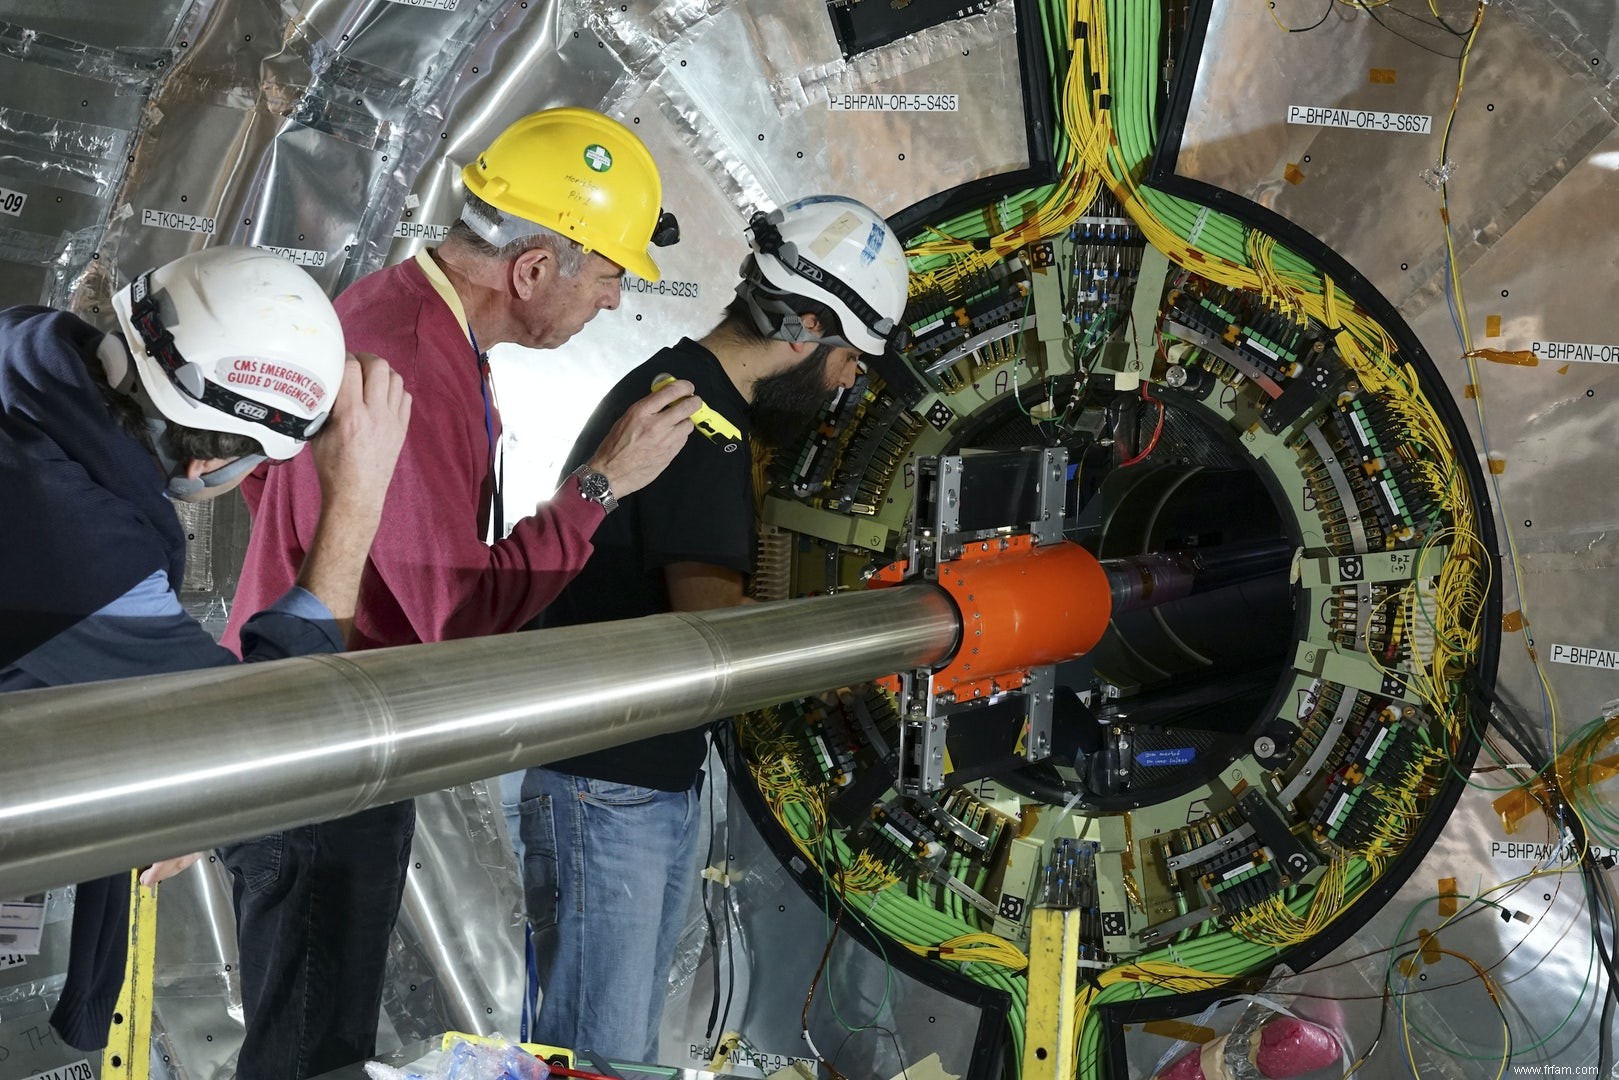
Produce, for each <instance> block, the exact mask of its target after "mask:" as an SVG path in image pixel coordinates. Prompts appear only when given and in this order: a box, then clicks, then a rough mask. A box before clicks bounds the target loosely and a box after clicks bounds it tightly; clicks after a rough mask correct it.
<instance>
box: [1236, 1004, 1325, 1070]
mask: <svg viewBox="0 0 1619 1080" xmlns="http://www.w3.org/2000/svg"><path fill="white" fill-rule="evenodd" d="M1337 1060H1338V1040H1337V1039H1336V1038H1334V1037H1333V1034H1332V1032H1330V1031H1328V1030H1327V1029H1326V1028H1324V1027H1321V1026H1320V1025H1318V1024H1312V1023H1310V1022H1309V1021H1307V1020H1296V1019H1294V1018H1293V1017H1291V1016H1278V1017H1277V1018H1276V1019H1274V1020H1272V1021H1271V1022H1270V1023H1268V1024H1266V1025H1265V1026H1264V1027H1262V1028H1260V1029H1259V1053H1258V1054H1257V1055H1255V1057H1254V1064H1255V1065H1258V1066H1259V1072H1260V1075H1262V1076H1265V1077H1268V1078H1269V1080H1287V1078H1288V1077H1290V1076H1303V1075H1304V1074H1305V1073H1312V1072H1315V1070H1317V1069H1321V1068H1325V1067H1326V1066H1328V1065H1331V1064H1332V1063H1333V1062H1334V1061H1337Z"/></svg>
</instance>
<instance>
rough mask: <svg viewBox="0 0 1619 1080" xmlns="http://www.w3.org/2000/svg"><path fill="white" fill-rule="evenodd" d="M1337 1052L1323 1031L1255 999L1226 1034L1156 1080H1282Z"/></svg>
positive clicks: (1339, 1052) (1336, 1056) (1335, 1057)
mask: <svg viewBox="0 0 1619 1080" xmlns="http://www.w3.org/2000/svg"><path fill="white" fill-rule="evenodd" d="M1342 1052H1343V1048H1342V1047H1341V1046H1340V1045H1339V1042H1338V1039H1337V1037H1336V1036H1334V1035H1333V1033H1332V1032H1331V1031H1329V1030H1327V1029H1326V1028H1325V1027H1323V1026H1321V1025H1320V1024H1315V1023H1311V1022H1310V1021H1308V1020H1302V1019H1300V1018H1299V1017H1296V1016H1294V1015H1292V1014H1291V1013H1290V1012H1288V1011H1287V1010H1286V1009H1284V1008H1282V1007H1281V1006H1279V1005H1276V1004H1275V1003H1274V1002H1266V1001H1264V1000H1263V999H1258V998H1255V999H1250V1001H1249V1004H1248V1007H1247V1008H1246V1009H1245V1010H1243V1014H1242V1016H1241V1017H1240V1018H1239V1019H1238V1021H1237V1023H1236V1024H1235V1025H1234V1026H1233V1027H1232V1029H1231V1031H1230V1032H1229V1033H1228V1034H1225V1035H1221V1036H1220V1037H1219V1038H1217V1039H1214V1040H1212V1041H1210V1042H1208V1043H1206V1044H1204V1045H1203V1046H1202V1047H1200V1048H1198V1049H1196V1050H1191V1051H1188V1052H1187V1053H1186V1054H1184V1055H1183V1056H1181V1057H1180V1058H1177V1059H1176V1060H1175V1061H1174V1062H1172V1063H1171V1064H1170V1065H1169V1067H1168V1068H1166V1069H1164V1070H1162V1071H1161V1072H1158V1073H1157V1074H1155V1080H1285V1078H1287V1077H1293V1076H1303V1075H1305V1074H1307V1073H1312V1072H1315V1071H1316V1070H1317V1069H1322V1068H1325V1067H1326V1066H1328V1065H1331V1064H1332V1063H1333V1062H1335V1061H1337V1060H1339V1058H1340V1056H1341V1055H1342Z"/></svg>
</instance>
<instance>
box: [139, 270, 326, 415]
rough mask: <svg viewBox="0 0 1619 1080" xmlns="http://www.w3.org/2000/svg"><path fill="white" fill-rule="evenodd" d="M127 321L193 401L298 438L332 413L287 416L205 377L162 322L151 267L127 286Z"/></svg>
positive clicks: (182, 390) (174, 382)
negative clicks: (182, 353) (181, 351)
mask: <svg viewBox="0 0 1619 1080" xmlns="http://www.w3.org/2000/svg"><path fill="white" fill-rule="evenodd" d="M129 321H130V322H131V323H132V324H133V325H134V327H135V330H136V332H137V333H139V334H140V336H141V341H142V342H143V343H144V345H145V347H146V355H148V356H150V357H151V358H152V359H153V360H156V361H157V362H158V364H159V365H160V366H161V367H162V368H163V370H164V371H165V372H167V373H168V376H169V381H170V382H172V383H173V384H174V385H175V386H177V387H179V388H180V392H181V393H183V394H185V395H186V397H189V398H190V399H191V400H193V401H196V402H198V403H200V404H203V405H206V406H208V407H209V408H211V409H216V410H218V411H219V412H222V413H227V414H229V415H231V416H237V417H240V418H242V419H243V420H247V421H249V422H251V423H255V424H260V425H262V426H264V427H267V428H269V429H270V430H271V431H273V432H275V433H276V434H278V435H285V436H287V437H288V438H292V439H298V440H299V441H307V440H308V439H310V438H313V437H314V434H315V432H317V431H319V430H320V428H321V425H322V424H324V423H326V418H327V417H328V416H329V415H331V411H332V410H331V409H330V408H327V409H323V410H321V412H320V413H318V414H317V415H316V416H314V417H313V418H311V419H308V420H305V419H304V418H303V417H301V416H290V415H288V414H286V413H284V412H282V411H281V410H280V409H277V408H275V407H274V406H271V405H265V404H264V403H262V402H258V401H254V400H253V399H252V398H248V397H243V396H242V395H241V394H238V393H236V392H235V391H234V390H229V389H226V388H225V387H223V386H220V385H219V384H218V383H216V382H212V381H210V380H209V379H207V378H206V377H204V375H203V373H202V368H201V366H199V365H197V364H194V363H191V362H190V361H188V360H187V359H186V358H185V357H184V356H181V355H180V349H179V347H178V346H176V345H175V343H174V335H173V334H171V333H170V332H169V329H168V327H166V326H164V325H163V313H162V306H161V305H160V304H159V303H158V301H157V297H156V296H155V295H153V293H152V271H151V270H148V271H146V273H144V274H142V275H141V276H140V277H138V278H136V279H135V281H134V283H133V284H131V285H130V287H129Z"/></svg>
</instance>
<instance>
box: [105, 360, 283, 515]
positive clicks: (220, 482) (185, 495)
mask: <svg viewBox="0 0 1619 1080" xmlns="http://www.w3.org/2000/svg"><path fill="white" fill-rule="evenodd" d="M96 357H97V359H99V360H100V361H101V366H102V369H103V370H105V371H106V373H107V384H108V385H109V386H111V387H112V389H113V391H114V392H115V393H119V394H123V395H125V396H126V397H132V398H134V399H135V401H136V402H137V403H138V404H139V405H140V407H141V413H142V414H143V415H144V416H145V418H146V435H147V442H148V443H150V444H151V448H152V454H153V456H154V457H156V458H157V463H158V467H159V468H161V469H162V470H163V474H164V475H165V476H166V477H168V484H167V487H166V488H165V493H166V494H167V495H168V496H169V498H171V499H177V500H179V501H180V502H197V501H200V500H201V499H204V498H206V497H207V496H208V495H209V494H210V493H211V492H212V491H213V490H214V489H217V488H228V487H230V486H231V485H232V484H234V483H236V482H237V481H238V480H239V479H241V478H242V477H243V476H246V475H247V474H248V473H249V472H252V471H253V470H254V469H256V468H258V466H259V463H260V462H262V461H264V459H265V458H264V455H263V454H243V455H242V456H241V457H239V458H237V459H236V460H234V461H231V462H228V463H227V464H224V465H221V466H220V467H219V468H217V469H213V470H211V471H209V472H205V473H203V474H202V475H201V476H195V477H193V476H188V475H186V473H187V468H186V467H187V466H188V465H189V464H190V462H188V461H178V460H176V459H175V458H174V456H173V455H172V454H170V453H169V449H168V445H167V443H166V441H165V440H164V438H163V435H164V433H165V432H166V431H168V429H169V422H168V420H166V419H165V418H164V416H163V414H162V413H161V412H159V411H158V408H157V406H156V405H154V404H153V403H152V399H151V397H149V396H148V395H147V393H146V388H145V387H144V386H142V385H141V381H140V378H139V377H138V375H137V373H136V370H135V365H134V364H133V363H132V362H131V360H130V355H129V346H127V345H126V344H125V343H124V339H123V337H122V336H121V335H118V334H108V335H107V336H106V337H104V338H102V339H101V344H100V345H98V346H97V347H96Z"/></svg>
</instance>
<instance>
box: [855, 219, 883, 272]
mask: <svg viewBox="0 0 1619 1080" xmlns="http://www.w3.org/2000/svg"><path fill="white" fill-rule="evenodd" d="M887 236H888V230H887V229H884V228H883V226H882V223H881V222H873V223H872V226H871V235H870V236H868V237H866V246H865V247H864V248H862V249H861V251H860V265H861V266H870V265H871V263H872V260H873V259H875V258H877V253H878V252H879V251H881V250H882V249H883V241H884V240H885V239H887Z"/></svg>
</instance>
